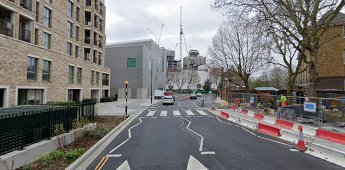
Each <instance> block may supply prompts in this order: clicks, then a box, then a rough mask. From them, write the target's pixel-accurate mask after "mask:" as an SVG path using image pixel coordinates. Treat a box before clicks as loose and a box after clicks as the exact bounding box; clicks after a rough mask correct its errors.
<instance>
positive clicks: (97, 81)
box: [96, 72, 99, 86]
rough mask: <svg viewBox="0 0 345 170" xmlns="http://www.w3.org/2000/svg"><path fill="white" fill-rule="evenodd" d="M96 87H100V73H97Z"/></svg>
mask: <svg viewBox="0 0 345 170" xmlns="http://www.w3.org/2000/svg"><path fill="white" fill-rule="evenodd" d="M96 85H97V86H99V72H96Z"/></svg>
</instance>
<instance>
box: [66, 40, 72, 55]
mask: <svg viewBox="0 0 345 170" xmlns="http://www.w3.org/2000/svg"><path fill="white" fill-rule="evenodd" d="M67 54H68V55H70V56H72V43H70V42H67Z"/></svg>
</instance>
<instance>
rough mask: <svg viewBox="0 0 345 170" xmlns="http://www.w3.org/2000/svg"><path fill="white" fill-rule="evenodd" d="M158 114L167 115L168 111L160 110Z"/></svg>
mask: <svg viewBox="0 0 345 170" xmlns="http://www.w3.org/2000/svg"><path fill="white" fill-rule="evenodd" d="M160 116H168V112H167V111H161V114H160Z"/></svg>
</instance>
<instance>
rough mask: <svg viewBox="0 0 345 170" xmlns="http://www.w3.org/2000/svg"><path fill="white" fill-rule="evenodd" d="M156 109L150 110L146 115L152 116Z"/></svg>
mask: <svg viewBox="0 0 345 170" xmlns="http://www.w3.org/2000/svg"><path fill="white" fill-rule="evenodd" d="M155 113H156V111H150V112H149V113H148V114H147V115H146V116H153V115H155Z"/></svg>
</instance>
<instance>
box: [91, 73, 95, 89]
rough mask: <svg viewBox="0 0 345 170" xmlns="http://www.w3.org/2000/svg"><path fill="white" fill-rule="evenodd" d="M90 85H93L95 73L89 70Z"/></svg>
mask: <svg viewBox="0 0 345 170" xmlns="http://www.w3.org/2000/svg"><path fill="white" fill-rule="evenodd" d="M90 84H91V85H92V86H93V85H95V71H92V70H91V74H90Z"/></svg>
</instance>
